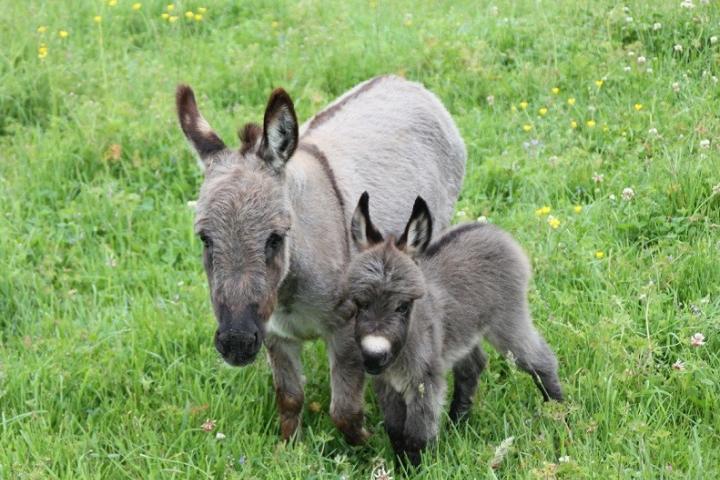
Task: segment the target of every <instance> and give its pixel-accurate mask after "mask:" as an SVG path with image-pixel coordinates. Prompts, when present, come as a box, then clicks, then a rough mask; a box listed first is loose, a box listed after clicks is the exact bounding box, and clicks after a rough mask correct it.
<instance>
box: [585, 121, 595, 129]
mask: <svg viewBox="0 0 720 480" xmlns="http://www.w3.org/2000/svg"><path fill="white" fill-rule="evenodd" d="M585 125H587V126H588V128H595V120H588V121H587V122H585Z"/></svg>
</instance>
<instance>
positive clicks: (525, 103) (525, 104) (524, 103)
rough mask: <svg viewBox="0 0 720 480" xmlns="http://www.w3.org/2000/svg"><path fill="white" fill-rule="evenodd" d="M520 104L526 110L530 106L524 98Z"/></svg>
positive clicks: (521, 108)
mask: <svg viewBox="0 0 720 480" xmlns="http://www.w3.org/2000/svg"><path fill="white" fill-rule="evenodd" d="M519 106H520V110H525V109H526V108H527V107H528V102H526V101H525V100H523V101H522V102H520V104H519Z"/></svg>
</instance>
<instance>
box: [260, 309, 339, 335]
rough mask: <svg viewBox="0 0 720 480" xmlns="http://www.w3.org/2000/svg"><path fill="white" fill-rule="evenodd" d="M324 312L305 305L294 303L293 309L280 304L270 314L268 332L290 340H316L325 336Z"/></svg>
mask: <svg viewBox="0 0 720 480" xmlns="http://www.w3.org/2000/svg"><path fill="white" fill-rule="evenodd" d="M324 316H325V315H324V313H323V312H321V311H320V310H318V309H316V308H313V307H310V306H304V305H297V304H296V305H293V307H292V310H291V311H287V310H285V309H284V308H282V307H280V306H278V308H276V309H275V311H274V312H273V314H272V315H271V316H270V321H269V322H268V324H267V333H268V334H272V335H277V336H278V337H282V338H286V339H288V340H298V341H302V340H314V339H316V338H319V337H321V336H324V334H325V333H326V332H325V328H324V324H325V322H323V320H322V319H323V318H324Z"/></svg>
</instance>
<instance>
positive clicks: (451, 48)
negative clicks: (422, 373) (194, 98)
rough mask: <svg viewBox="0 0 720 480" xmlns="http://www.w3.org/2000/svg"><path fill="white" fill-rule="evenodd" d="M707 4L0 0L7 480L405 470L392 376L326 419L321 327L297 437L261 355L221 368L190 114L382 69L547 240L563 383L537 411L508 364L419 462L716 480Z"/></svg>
mask: <svg viewBox="0 0 720 480" xmlns="http://www.w3.org/2000/svg"><path fill="white" fill-rule="evenodd" d="M113 3H116V5H113ZM231 3H233V4H236V5H234V6H231V5H230V4H231ZM415 3H418V4H421V5H415ZM709 3H710V4H706V3H705V2H702V1H700V0H695V1H694V2H688V1H685V2H682V1H681V0H663V1H659V0H658V1H649V0H648V1H645V2H632V1H631V2H628V3H627V7H626V8H624V5H623V4H622V3H616V2H612V1H607V0H597V1H589V0H588V1H578V2H570V1H559V2H549V1H540V0H537V1H530V0H519V1H511V0H497V1H495V2H492V3H487V2H478V1H453V2H443V3H439V2H438V3H435V2H409V1H397V2H396V1H393V2H385V1H377V2H376V1H370V2H367V1H345V2H337V3H335V4H333V5H331V6H329V4H326V3H324V2H319V1H310V0H304V1H301V2H299V3H296V2H259V1H257V2H251V1H247V2H245V1H244V2H221V1H207V2H201V3H199V2H197V1H195V0H193V1H190V2H177V3H175V4H174V6H175V7H174V9H173V10H169V9H168V7H166V5H167V0H166V1H164V2H159V1H148V0H145V1H143V2H142V4H141V6H140V8H138V9H135V8H134V7H133V6H132V2H130V1H128V0H119V1H117V2H113V1H107V0H104V1H100V0H97V1H82V2H81V1H77V2H60V1H52V2H50V1H46V2H39V1H36V0H31V1H27V2H18V1H15V0H0V7H1V11H3V12H4V15H3V16H2V18H0V45H2V53H0V59H1V62H0V158H1V160H0V195H1V197H0V199H1V202H2V207H1V212H2V215H0V421H1V423H0V478H33V479H35V478H37V479H39V478H68V479H71V478H72V479H74V478H138V479H139V478H237V479H240V478H242V479H252V478H258V479H262V478H298V479H305V478H347V479H354V478H360V479H369V478H370V477H371V472H372V471H373V468H374V467H375V466H377V465H380V464H384V465H385V466H386V467H387V468H389V469H390V470H391V471H392V474H393V476H394V477H395V478H398V477H401V476H402V472H400V471H398V468H397V467H395V466H394V464H393V462H392V453H391V450H390V446H389V443H388V441H387V440H386V438H385V435H384V434H383V432H382V425H381V421H380V415H379V412H378V409H377V405H376V404H375V403H374V400H373V398H372V395H371V394H370V393H369V392H368V394H367V399H368V404H367V414H368V417H367V421H368V423H369V426H370V428H371V429H372V430H373V431H374V432H375V435H374V436H373V437H372V438H371V440H370V442H369V444H368V445H367V446H366V447H363V448H351V447H348V446H347V445H346V444H345V443H344V442H343V441H342V440H341V438H340V435H339V433H338V432H337V431H336V430H335V428H334V427H333V426H332V423H331V421H330V419H329V416H328V414H327V409H328V406H329V381H328V371H327V361H326V359H325V353H324V347H323V346H322V345H320V344H316V345H308V347H307V348H306V350H305V352H304V361H305V365H306V374H307V377H308V383H307V387H306V399H307V402H308V403H311V402H313V407H318V406H319V409H318V408H312V409H307V408H306V412H305V416H304V426H303V437H302V440H300V441H297V442H295V443H293V444H290V445H283V444H279V443H278V436H277V433H278V427H277V419H276V416H275V407H274V397H273V394H272V384H271V379H270V373H269V369H268V366H267V364H266V362H265V360H264V359H262V360H260V361H258V362H257V363H256V364H255V365H253V366H251V367H248V368H244V369H232V368H226V367H224V366H223V365H222V364H221V361H220V360H219V358H218V355H217V354H216V352H215V350H214V347H213V343H212V334H213V332H214V328H215V325H214V322H215V321H214V318H213V316H212V312H211V307H210V304H209V298H208V294H207V287H206V280H205V275H204V272H203V270H202V266H201V260H200V255H201V244H200V242H199V241H198V239H196V238H195V237H194V236H193V233H192V212H191V210H190V209H189V208H188V207H187V202H188V201H191V200H194V199H195V198H196V195H197V192H198V188H199V185H200V183H201V181H202V177H201V173H200V172H199V171H198V169H197V167H196V164H195V160H194V158H193V157H192V155H191V152H190V150H189V148H188V147H187V145H186V143H185V140H184V138H183V136H182V133H181V132H180V129H179V128H178V126H177V124H176V119H175V112H174V89H175V85H176V84H177V83H179V82H188V83H190V84H191V85H193V87H194V88H195V89H196V92H197V93H198V94H199V96H200V98H199V101H200V103H201V107H203V111H204V113H205V115H206V117H207V118H208V119H209V120H210V121H211V123H213V126H214V127H215V128H216V129H217V130H218V131H219V132H220V134H221V137H223V138H225V139H226V141H229V143H235V142H233V137H234V136H235V134H234V131H235V129H236V128H237V127H239V126H240V125H242V124H243V123H244V122H246V121H259V120H260V119H261V115H262V111H263V108H264V105H265V102H266V99H267V96H268V94H269V92H270V91H271V89H272V88H273V87H276V86H283V87H285V88H286V89H287V90H288V91H289V92H290V93H291V95H292V96H293V98H294V99H295V101H296V107H297V109H298V113H299V116H300V118H301V119H302V120H304V119H306V118H308V117H309V116H311V115H312V114H313V113H314V112H316V111H317V110H318V109H320V108H322V106H323V105H325V104H326V103H328V102H329V101H331V100H332V99H333V98H335V97H336V96H337V95H339V94H340V93H342V92H343V91H345V90H346V89H348V88H350V87H351V86H353V85H354V84H356V83H358V82H359V81H362V80H364V79H367V78H369V77H371V76H374V75H377V74H380V73H388V72H390V73H398V74H400V75H404V76H406V77H407V78H411V79H414V80H418V81H422V82H423V83H424V84H425V85H426V86H427V87H428V88H430V89H431V90H433V91H434V92H436V93H437V94H438V95H439V96H440V97H441V98H442V99H443V101H444V102H445V104H446V105H447V107H448V109H449V110H450V112H451V113H452V114H453V116H454V118H455V119H456V121H457V123H458V125H459V127H460V130H461V131H462V134H463V136H464V138H465V141H466V143H467V146H468V152H469V159H468V173H467V178H466V181H465V185H464V189H463V193H462V197H461V199H460V202H459V204H458V212H457V220H458V221H462V220H466V219H467V220H474V219H476V218H478V217H480V216H485V217H486V218H487V219H489V221H491V222H493V223H497V224H499V225H502V226H503V227H505V228H507V229H508V230H510V231H511V232H512V233H513V234H514V235H515V236H516V237H517V238H518V239H519V240H520V242H521V243H522V244H523V245H524V246H525V248H526V249H527V251H528V253H529V254H530V255H531V257H532V258H533V263H534V273H535V279H534V283H533V287H532V290H531V297H530V300H531V304H532V310H533V313H534V316H535V318H536V323H537V324H538V326H539V328H540V330H541V331H542V332H544V334H545V336H546V337H547V339H548V341H549V343H550V344H551V345H552V346H553V347H554V349H555V350H556V352H557V354H558V357H559V359H560V362H561V378H562V380H563V383H564V387H565V389H566V393H567V397H568V401H567V403H566V404H564V405H557V404H547V405H544V404H543V403H542V402H541V399H540V397H539V395H538V393H537V392H536V390H535V387H534V386H533V385H532V382H531V380H530V379H529V378H528V377H527V376H526V375H523V374H521V373H518V372H517V371H516V370H515V369H514V368H513V367H512V366H510V365H508V364H507V362H505V361H504V360H502V359H501V358H500V357H499V356H498V355H496V354H494V355H493V356H492V357H491V361H490V365H489V368H488V370H487V371H486V373H485V374H484V376H483V378H482V381H481V386H480V394H479V396H478V401H477V402H476V406H475V408H474V410H473V412H472V415H471V418H470V420H469V422H468V423H467V424H466V425H463V426H461V427H459V428H453V427H451V426H447V425H446V426H445V427H444V428H443V430H442V434H441V436H440V438H439V443H438V447H437V449H436V450H435V451H434V452H433V453H432V454H430V455H428V456H427V457H426V458H425V464H424V465H423V467H422V468H421V469H420V470H419V471H418V472H417V475H416V476H417V478H432V479H444V478H462V479H471V478H548V479H549V478H603V479H604V478H643V479H657V478H678V479H681V478H682V479H685V478H717V477H718V476H720V375H718V370H719V369H720V353H719V351H718V349H719V348H720V339H719V338H718V335H720V328H719V325H720V154H719V150H718V147H719V146H720V141H719V140H718V138H719V137H718V133H719V132H720V117H719V116H718V112H719V111H720V101H719V98H720V85H719V84H718V79H717V76H720V42H719V41H718V36H720V5H718V2H717V1H712V2H709ZM138 5H139V4H138ZM690 5H692V6H693V7H694V8H689V6H690ZM199 7H205V8H206V10H205V11H202V13H200V12H201V10H200V8H199ZM187 10H192V11H193V17H192V19H188V18H187V17H186V13H185V12H186V11H187ZM163 13H166V14H167V17H168V18H163V17H162V14H163ZM196 14H199V15H201V16H202V18H200V17H197V18H196V17H195V15H196ZM96 16H98V17H96ZM175 17H177V18H176V19H175V20H173V18H175ZM62 32H66V33H65V34H62ZM61 34H62V35H61ZM546 207H547V208H546ZM696 333H700V334H702V335H704V338H705V339H704V342H703V341H702V339H701V337H700V336H695V337H694V340H691V338H692V337H693V335H695V334H696ZM306 407H307V405H306ZM311 410H312V411H311ZM316 410H319V411H316ZM208 419H210V420H213V421H214V422H215V427H214V428H213V430H212V431H211V432H206V431H204V430H203V428H202V425H203V423H204V422H205V421H206V420H208ZM218 432H222V434H224V435H225V438H224V439H218V438H217V434H218ZM509 437H513V438H514V442H513V444H512V446H511V447H510V449H509V451H508V452H507V455H506V456H505V458H504V459H503V460H502V461H501V462H500V464H499V467H498V468H497V469H494V470H493V469H492V468H490V466H489V465H490V463H491V460H492V458H493V456H494V454H495V449H496V448H497V447H498V445H499V444H500V443H501V442H502V441H503V440H505V439H507V438H509Z"/></svg>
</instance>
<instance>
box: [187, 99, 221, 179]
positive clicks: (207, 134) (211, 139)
mask: <svg viewBox="0 0 720 480" xmlns="http://www.w3.org/2000/svg"><path fill="white" fill-rule="evenodd" d="M175 102H176V105H177V114H178V120H180V127H181V128H182V131H183V133H185V136H186V137H187V139H188V140H189V141H190V144H191V145H192V146H193V148H194V149H195V152H197V155H198V157H199V160H200V166H201V168H202V169H203V170H205V169H206V168H207V167H208V166H209V165H210V162H211V160H212V156H213V154H215V153H217V152H219V151H221V150H225V148H226V147H225V143H223V141H222V140H220V137H218V136H217V134H216V133H215V132H214V131H213V129H212V128H211V127H210V124H208V122H207V121H206V120H205V119H204V118H203V116H202V115H201V114H200V111H199V110H198V107H197V103H196V102H195V94H194V93H193V91H192V88H190V87H189V86H187V85H178V87H177V91H176V93H175Z"/></svg>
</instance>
